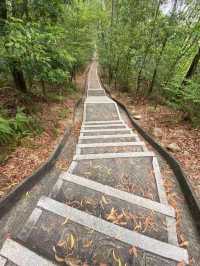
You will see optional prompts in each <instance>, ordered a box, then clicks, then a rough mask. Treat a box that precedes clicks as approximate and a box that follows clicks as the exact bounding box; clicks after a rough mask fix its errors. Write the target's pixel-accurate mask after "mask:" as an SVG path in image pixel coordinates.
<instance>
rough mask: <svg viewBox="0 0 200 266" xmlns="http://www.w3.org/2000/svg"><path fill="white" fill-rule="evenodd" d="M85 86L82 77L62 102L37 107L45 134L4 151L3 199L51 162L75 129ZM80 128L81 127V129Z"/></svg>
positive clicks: (0, 166) (1, 169) (0, 192)
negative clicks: (66, 135) (68, 132)
mask: <svg viewBox="0 0 200 266" xmlns="http://www.w3.org/2000/svg"><path fill="white" fill-rule="evenodd" d="M84 84H85V73H81V74H79V75H78V76H77V78H76V87H77V90H76V91H67V90H66V92H65V94H64V97H62V99H61V100H59V99H55V100H49V101H46V102H45V101H40V102H38V103H37V104H36V103H33V104H35V105H36V106H37V109H38V110H37V112H36V113H35V115H36V116H37V120H39V121H40V125H41V126H42V129H43V130H42V133H41V134H32V135H30V136H26V137H24V138H22V139H20V141H19V143H17V144H16V143H15V144H14V145H13V144H11V145H10V146H12V147H8V146H6V147H0V149H1V150H4V154H3V156H4V157H3V160H1V162H0V198H3V197H4V196H5V195H7V194H8V193H9V192H10V191H11V190H12V189H13V188H14V187H15V186H16V185H18V184H19V183H20V182H21V181H22V180H24V179H25V178H26V177H28V176H29V175H31V174H32V173H33V172H34V171H36V170H37V169H38V168H39V167H40V166H41V165H42V164H43V163H44V162H45V161H46V160H47V159H48V158H49V156H50V155H51V153H52V152H53V150H54V149H55V147H56V145H57V144H58V143H59V141H60V140H61V139H62V136H63V134H64V131H65V129H66V128H70V127H72V124H73V117H74V107H75V104H76V102H77V101H78V100H79V99H80V97H81V96H82V92H83V89H84ZM10 96H12V97H13V98H14V94H12V95H8V96H7V97H8V98H9V97H10ZM1 100H2V101H4V102H5V101H6V100H7V101H8V100H9V99H6V97H5V95H4V97H1ZM9 101H10V100H9ZM78 127H79V125H77V129H78ZM13 146H14V147H13ZM60 164H62V163H61V162H60Z"/></svg>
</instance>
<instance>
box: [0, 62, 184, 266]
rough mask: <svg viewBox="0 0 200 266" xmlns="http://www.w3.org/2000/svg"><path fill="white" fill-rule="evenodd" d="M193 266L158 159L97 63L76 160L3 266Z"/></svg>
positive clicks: (0, 257)
mask: <svg viewBox="0 0 200 266" xmlns="http://www.w3.org/2000/svg"><path fill="white" fill-rule="evenodd" d="M178 262H185V263H188V254H187V251H186V250H185V249H183V248H180V247H179V246H178V241H177V233H176V219H175V211H174V209H173V208H172V207H171V206H170V205H168V202H167V197H166V193H165V190H164V186H163V180H162V176H161V173H160V169H159V164H158V160H157V157H156V155H155V154H154V153H153V152H151V151H148V149H147V147H146V146H145V143H144V142H142V141H140V139H139V136H138V135H137V133H136V132H134V130H133V129H132V128H130V127H129V126H128V125H127V123H126V121H125V120H124V119H123V118H122V116H121V114H120V112H119V108H118V106H117V104H116V103H115V102H114V101H112V100H111V99H110V98H109V97H107V96H106V93H105V91H104V89H103V88H102V87H101V84H100V82H99V78H98V75H97V63H96V62H95V61H94V62H93V64H92V65H91V68H90V71H89V74H88V88H87V97H86V100H85V103H84V117H83V124H82V127H81V131H80V137H79V142H78V144H77V148H76V154H75V155H74V158H73V161H72V163H71V165H70V167H69V169H68V171H67V172H63V173H62V174H61V175H60V176H59V178H58V181H57V183H56V185H55V186H54V187H53V188H52V192H51V193H50V194H49V196H48V197H46V196H43V197H41V199H40V200H39V202H38V203H37V206H36V208H35V209H34V211H33V212H32V214H31V216H30V217H29V219H28V221H27V222H26V224H25V225H24V227H23V229H22V230H21V231H20V232H19V233H18V235H17V236H16V237H15V239H7V240H6V241H5V242H4V244H3V247H2V249H1V251H0V266H3V265H4V266H5V265H6V266H13V265H20V266H36V265H38V266H40V265H41V266H45V265H59V264H60V265H71V266H75V265H84V266H89V265H90V266H92V265H99V266H105V265H116V266H121V265H123V266H124V265H126V266H129V265H137V266H140V265H141V266H161V265H162V266H176V265H177V263H178Z"/></svg>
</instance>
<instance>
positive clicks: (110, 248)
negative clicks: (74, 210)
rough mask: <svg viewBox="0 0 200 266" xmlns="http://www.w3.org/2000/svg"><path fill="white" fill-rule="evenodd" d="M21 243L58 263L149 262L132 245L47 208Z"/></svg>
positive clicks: (130, 264) (111, 264) (113, 264)
mask: <svg viewBox="0 0 200 266" xmlns="http://www.w3.org/2000/svg"><path fill="white" fill-rule="evenodd" d="M25 244H26V245H27V246H29V247H31V249H32V250H34V251H36V252H37V253H39V254H41V255H43V256H44V257H46V258H50V259H52V260H54V261H55V262H57V263H58V264H60V265H66V263H67V265H80V266H81V265H83V263H88V265H89V266H99V265H103V263H104V264H105V265H108V266H119V265H125V264H126V265H127V266H136V265H137V266H144V265H148V266H149V264H147V263H148V261H149V258H150V256H151V255H150V254H149V253H147V252H143V251H142V250H140V249H138V248H136V247H131V246H130V245H127V244H124V243H122V242H120V241H118V240H115V239H111V238H110V237H108V236H106V235H104V234H101V233H98V232H96V231H94V230H91V229H90V228H87V227H85V226H82V225H79V224H77V223H74V222H73V221H71V220H69V219H67V218H63V217H60V216H58V215H55V214H53V213H50V212H48V211H43V213H42V215H41V216H40V218H39V220H38V222H37V224H36V225H35V226H34V227H33V229H32V230H31V233H30V235H29V237H28V239H27V241H26V243H25ZM154 257H155V256H154ZM154 257H153V258H154ZM156 259H157V263H158V264H156V265H159V266H165V265H166V266H175V265H176V264H175V263H173V262H171V263H170V264H163V260H162V259H161V258H160V257H156ZM159 261H160V263H159ZM59 262H60V263H59ZM72 262H73V263H74V264H72ZM119 262H120V264H119ZM63 263H65V264H63ZM70 263H71V264H70ZM145 263H146V264H145Z"/></svg>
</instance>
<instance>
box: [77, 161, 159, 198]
mask: <svg viewBox="0 0 200 266" xmlns="http://www.w3.org/2000/svg"><path fill="white" fill-rule="evenodd" d="M141 165H143V167H142V168H141ZM72 173H73V174H75V175H79V176H83V177H86V178H89V179H92V180H94V181H96V182H99V183H102V184H104V185H109V186H112V187H115V188H117V189H119V190H123V191H127V192H129V193H134V194H136V195H138V196H141V197H144V198H148V199H151V200H155V201H159V198H158V193H157V187H156V182H155V177H154V174H153V168H152V158H148V157H143V158H136V157H134V158H114V159H95V160H82V161H79V162H78V164H77V166H76V167H75V169H74V170H73V172H72Z"/></svg>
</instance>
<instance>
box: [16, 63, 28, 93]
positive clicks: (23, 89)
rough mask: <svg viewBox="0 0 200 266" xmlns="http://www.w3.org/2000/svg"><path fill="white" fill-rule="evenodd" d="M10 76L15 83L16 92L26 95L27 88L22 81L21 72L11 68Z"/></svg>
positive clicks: (23, 80) (22, 75)
mask: <svg viewBox="0 0 200 266" xmlns="http://www.w3.org/2000/svg"><path fill="white" fill-rule="evenodd" d="M12 75H13V80H14V82H15V87H16V89H17V90H19V91H21V92H23V93H27V87H26V82H25V79H24V74H23V72H22V71H21V70H19V69H17V68H16V67H13V68H12Z"/></svg>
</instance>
